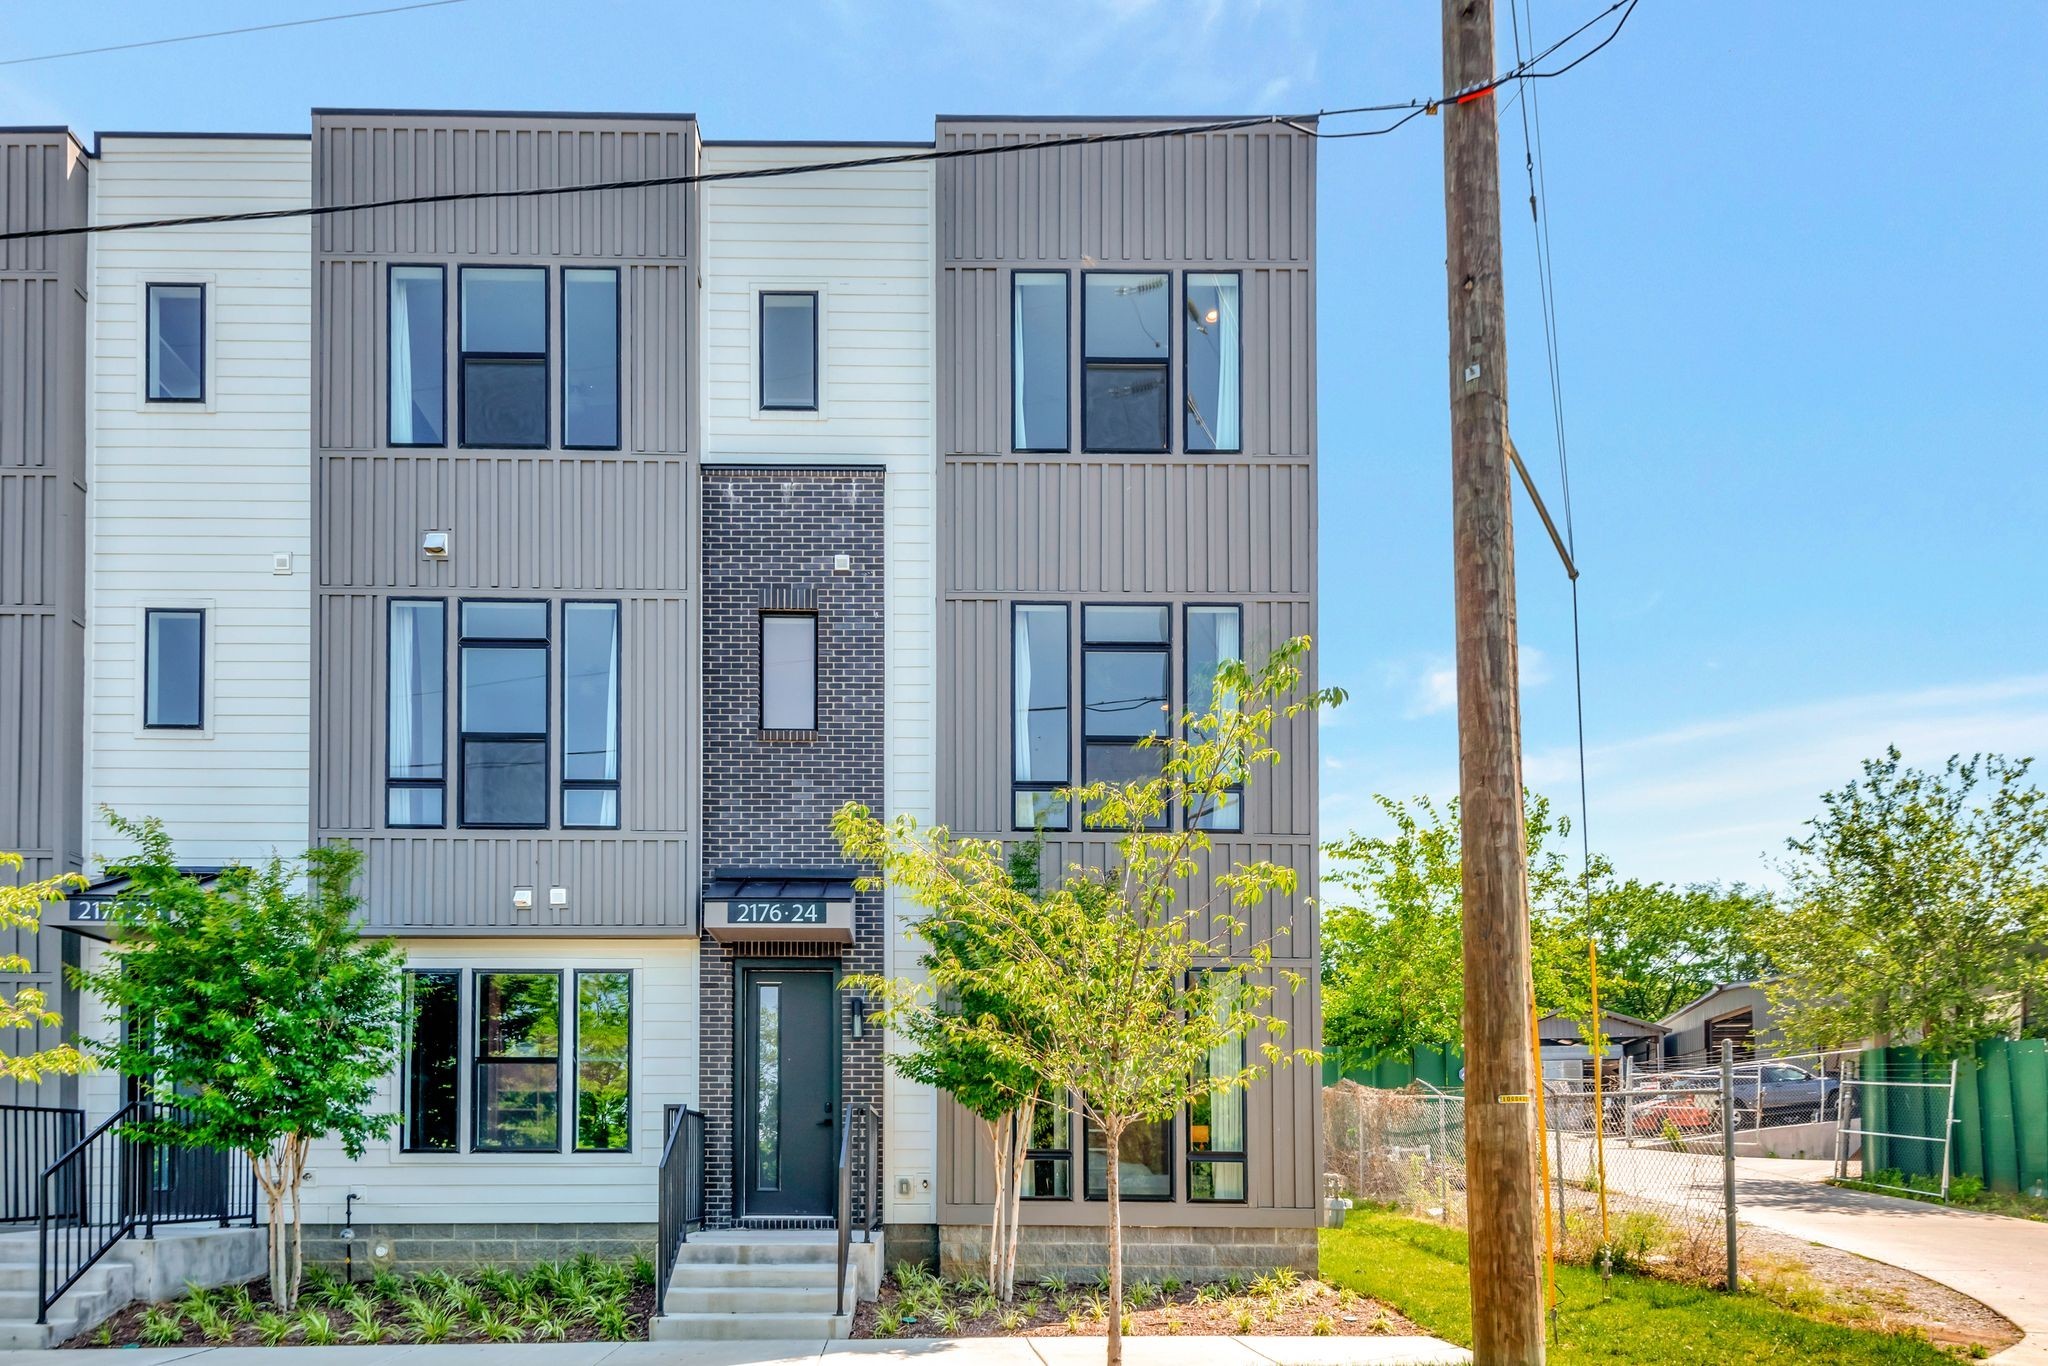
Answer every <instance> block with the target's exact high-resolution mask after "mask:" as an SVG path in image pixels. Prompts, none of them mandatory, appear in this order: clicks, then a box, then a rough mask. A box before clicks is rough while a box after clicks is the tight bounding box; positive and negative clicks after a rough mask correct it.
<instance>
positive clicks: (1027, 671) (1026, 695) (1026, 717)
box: [1011, 379, 1038, 782]
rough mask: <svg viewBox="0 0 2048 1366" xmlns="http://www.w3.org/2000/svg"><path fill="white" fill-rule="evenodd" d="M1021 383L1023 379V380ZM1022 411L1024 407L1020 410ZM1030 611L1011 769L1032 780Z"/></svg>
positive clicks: (1020, 621) (1023, 615)
mask: <svg viewBox="0 0 2048 1366" xmlns="http://www.w3.org/2000/svg"><path fill="white" fill-rule="evenodd" d="M1020 382H1021V379H1020ZM1020 412H1021V409H1020ZM1030 621H1031V613H1030V612H1028V611H1024V612H1019V613H1017V628H1016V635H1017V638H1016V640H1015V641H1014V642H1013V643H1012V646H1011V648H1012V650H1013V651H1014V652H1015V654H1016V656H1017V684H1016V689H1015V691H1016V697H1015V700H1014V702H1013V703H1012V705H1013V706H1015V707H1016V709H1017V716H1016V723H1015V724H1016V728H1017V736H1016V742H1015V743H1016V746H1017V754H1016V758H1015V760H1014V761H1013V763H1012V766H1011V772H1012V773H1014V774H1015V775H1016V777H1017V778H1019V779H1022V780H1024V781H1026V782H1029V781H1031V780H1033V779H1035V778H1037V776H1038V774H1037V772H1036V770H1035V767H1034V766H1033V764H1032V762H1031V715H1032V713H1031V626H1030Z"/></svg>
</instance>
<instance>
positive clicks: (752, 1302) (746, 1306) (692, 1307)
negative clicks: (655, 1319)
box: [663, 1281, 839, 1314]
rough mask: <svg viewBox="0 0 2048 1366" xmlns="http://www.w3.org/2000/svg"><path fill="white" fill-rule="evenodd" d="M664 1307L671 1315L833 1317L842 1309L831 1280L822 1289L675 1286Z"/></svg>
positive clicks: (820, 1287)
mask: <svg viewBox="0 0 2048 1366" xmlns="http://www.w3.org/2000/svg"><path fill="white" fill-rule="evenodd" d="M663 1307H664V1308H666V1309H667V1310H668V1312H669V1313H671V1314H830V1313H834V1312H836V1311H837V1309H838V1308H839V1301H838V1297H837V1296H836V1295H834V1294H833V1293H832V1285H831V1283H830V1282H829V1281H828V1282H827V1283H826V1284H824V1285H821V1286H816V1287H812V1286H802V1287H781V1286H776V1287H769V1286H730V1287H720V1286H700V1285H696V1284H694V1283H693V1284H689V1285H672V1286H670V1287H669V1292H668V1298H667V1299H666V1300H664V1301H663Z"/></svg>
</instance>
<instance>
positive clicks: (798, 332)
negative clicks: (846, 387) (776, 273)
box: [760, 290, 818, 412]
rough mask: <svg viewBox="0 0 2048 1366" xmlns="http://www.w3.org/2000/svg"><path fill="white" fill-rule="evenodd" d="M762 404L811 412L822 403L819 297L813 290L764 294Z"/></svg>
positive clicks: (767, 408) (767, 407)
mask: <svg viewBox="0 0 2048 1366" xmlns="http://www.w3.org/2000/svg"><path fill="white" fill-rule="evenodd" d="M760 371H761V407H762V408H763V409H764V410H767V411H777V410H781V411H796V412H811V411H815V410H816V409H817V406H818V296H817V294H816V293H815V292H813V291H809V290H803V291H798V290H764V291H763V292H762V294H761V356H760Z"/></svg>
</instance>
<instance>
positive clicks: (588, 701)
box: [562, 602, 619, 830]
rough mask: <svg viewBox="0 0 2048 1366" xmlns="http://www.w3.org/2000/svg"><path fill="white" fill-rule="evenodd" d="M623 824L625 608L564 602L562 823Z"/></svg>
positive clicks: (583, 824) (607, 825)
mask: <svg viewBox="0 0 2048 1366" xmlns="http://www.w3.org/2000/svg"><path fill="white" fill-rule="evenodd" d="M618 823H619V605H618V604H617V603H615V602H565V603H563V604H562V824H563V825H573V826H583V827H593V828H597V829H606V830H609V829H614V828H616V827H617V826H618Z"/></svg>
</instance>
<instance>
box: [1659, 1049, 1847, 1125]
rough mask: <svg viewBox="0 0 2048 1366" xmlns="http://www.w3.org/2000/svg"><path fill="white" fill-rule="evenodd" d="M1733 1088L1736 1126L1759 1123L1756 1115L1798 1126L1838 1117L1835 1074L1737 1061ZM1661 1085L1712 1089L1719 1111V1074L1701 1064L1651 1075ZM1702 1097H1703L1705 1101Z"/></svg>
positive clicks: (1839, 1087)
mask: <svg viewBox="0 0 2048 1366" xmlns="http://www.w3.org/2000/svg"><path fill="white" fill-rule="evenodd" d="M1733 1081H1734V1084H1733V1087H1732V1089H1733V1091H1734V1097H1735V1127H1736V1128H1738V1129H1753V1128H1755V1127H1757V1123H1758V1118H1759V1115H1761V1118H1762V1121H1763V1122H1764V1123H1766V1124H1773V1123H1775V1124H1802V1123H1808V1122H1811V1121H1814V1120H1823V1119H1833V1118H1835V1117H1836V1114H1837V1112H1838V1109H1839V1107H1840V1105H1841V1099H1842V1082H1841V1079H1840V1078H1838V1077H1830V1076H1828V1075H1826V1074H1825V1073H1820V1072H1813V1071H1809V1070H1808V1069H1806V1068H1804V1067H1799V1066H1796V1065H1794V1064H1792V1063H1789V1062H1763V1063H1741V1064H1738V1065H1737V1066H1736V1069H1735V1076H1734V1079H1733ZM1653 1084H1655V1085H1657V1086H1659V1087H1661V1088H1664V1089H1684V1090H1690V1091H1700V1092H1704V1091H1711V1092H1713V1093H1714V1094H1713V1097H1712V1101H1711V1103H1712V1105H1713V1107H1714V1110H1715V1113H1716V1114H1717V1115H1718V1114H1719V1111H1720V1090H1721V1072H1720V1069H1719V1068H1706V1067H1699V1068H1693V1069H1690V1070H1688V1071H1684V1072H1667V1073H1665V1074H1663V1075H1662V1076H1660V1077H1658V1078H1656V1079H1655V1081H1654V1083H1653ZM1706 1099H1707V1098H1706V1097H1704V1096H1703V1097H1702V1100H1703V1101H1704V1100H1706Z"/></svg>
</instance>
